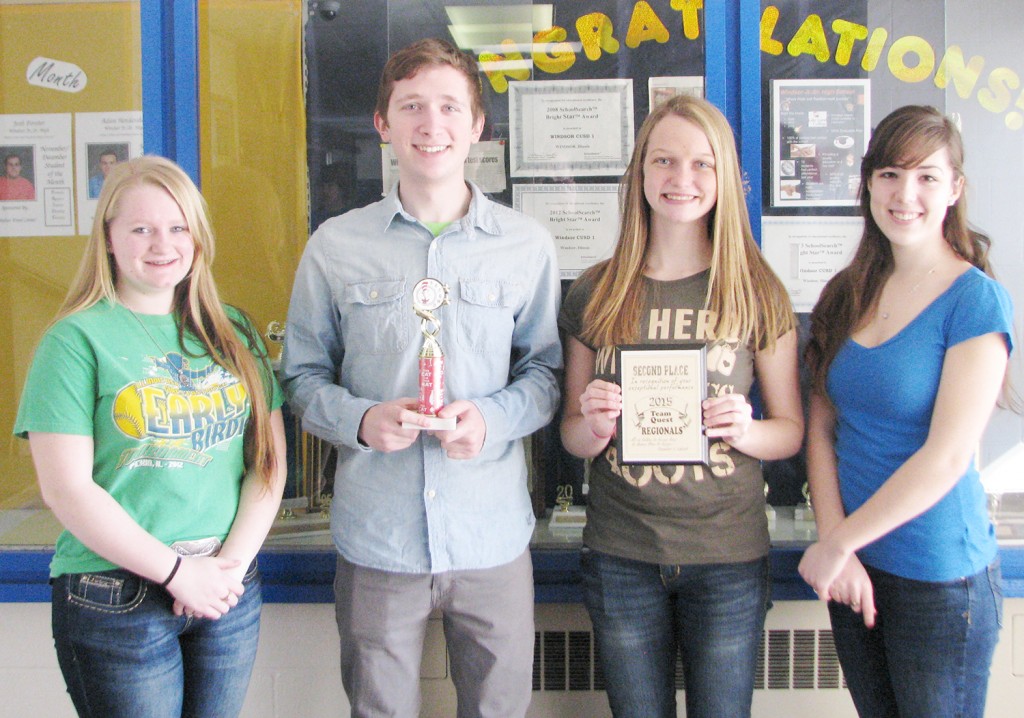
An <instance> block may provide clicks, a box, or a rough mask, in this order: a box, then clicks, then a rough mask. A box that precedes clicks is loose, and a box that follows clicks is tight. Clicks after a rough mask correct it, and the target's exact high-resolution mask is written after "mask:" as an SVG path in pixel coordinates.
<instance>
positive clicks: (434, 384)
mask: <svg viewBox="0 0 1024 718" xmlns="http://www.w3.org/2000/svg"><path fill="white" fill-rule="evenodd" d="M450 301H451V300H450V299H449V298H448V287H446V286H445V285H443V284H441V282H439V281H437V280H436V279H429V278H428V279H421V280H420V281H419V282H417V284H416V286H415V287H414V288H413V290H412V308H413V311H415V312H416V316H418V317H419V318H420V333H421V334H422V335H423V346H422V347H420V356H419V399H418V402H417V408H416V411H417V412H418V413H419V414H420V415H421V416H422V417H424V418H425V419H426V426H424V425H423V424H422V423H417V424H412V423H404V422H403V424H402V426H403V427H404V428H406V429H428V430H431V431H448V430H451V429H454V428H455V423H456V420H455V417H454V416H452V417H448V418H441V417H439V416H438V415H437V412H439V411H440V410H441V409H442V408H444V352H443V351H442V350H441V343H440V341H438V338H437V336H438V334H440V333H441V322H440V320H439V319H438V318H437V317H436V316H434V310H435V309H439V308H441V307H443V306H445V305H446V304H449V303H450Z"/></svg>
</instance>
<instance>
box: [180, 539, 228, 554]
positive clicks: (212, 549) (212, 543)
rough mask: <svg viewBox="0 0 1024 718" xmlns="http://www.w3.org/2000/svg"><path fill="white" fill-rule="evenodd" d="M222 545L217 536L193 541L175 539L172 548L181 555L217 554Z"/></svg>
mask: <svg viewBox="0 0 1024 718" xmlns="http://www.w3.org/2000/svg"><path fill="white" fill-rule="evenodd" d="M220 547H221V543H220V539H219V538H217V537H216V536H210V537H209V538H202V539H193V540H191V541H175V542H174V543H172V544H171V548H172V549H174V552H175V553H177V554H178V555H179V556H216V555H217V554H218V553H219V552H220Z"/></svg>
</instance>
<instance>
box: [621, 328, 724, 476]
mask: <svg viewBox="0 0 1024 718" xmlns="http://www.w3.org/2000/svg"><path fill="white" fill-rule="evenodd" d="M615 354H616V362H615V364H616V366H617V367H618V376H617V379H618V383H619V386H620V387H622V415H621V416H620V417H619V422H618V432H617V448H618V452H619V462H620V463H622V464H706V463H708V462H709V455H708V438H707V436H705V435H704V422H703V420H702V411H701V403H702V402H703V401H704V399H705V398H707V391H708V373H707V347H706V345H705V344H675V345H671V346H669V345H665V346H658V347H656V348H652V347H651V346H649V345H635V346H621V347H616V349H615Z"/></svg>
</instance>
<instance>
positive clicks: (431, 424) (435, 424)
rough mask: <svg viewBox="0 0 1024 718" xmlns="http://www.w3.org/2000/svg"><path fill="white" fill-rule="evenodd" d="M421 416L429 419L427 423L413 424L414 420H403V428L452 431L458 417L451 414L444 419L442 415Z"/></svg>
mask: <svg viewBox="0 0 1024 718" xmlns="http://www.w3.org/2000/svg"><path fill="white" fill-rule="evenodd" d="M420 416H421V417H422V418H424V419H426V420H427V425H426V426H422V425H421V424H413V423H412V422H408V421H403V422H402V428H403V429H419V430H421V431H451V430H452V429H454V428H455V422H456V418H455V417H454V416H449V417H447V418H444V419H442V418H441V417H440V416H424V415H423V414H420Z"/></svg>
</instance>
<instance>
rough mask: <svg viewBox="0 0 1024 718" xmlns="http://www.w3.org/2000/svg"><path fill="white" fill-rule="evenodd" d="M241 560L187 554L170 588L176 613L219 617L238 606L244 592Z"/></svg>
mask: <svg viewBox="0 0 1024 718" xmlns="http://www.w3.org/2000/svg"><path fill="white" fill-rule="evenodd" d="M241 564H242V562H241V561H239V560H238V559H233V558H221V557H219V556H186V557H184V558H182V561H181V566H180V567H179V569H178V571H177V573H175V575H174V578H173V579H172V580H171V582H170V583H169V584H167V590H168V591H169V592H170V594H171V596H173V597H174V607H173V610H174V615H176V616H181V615H185V616H189V617H192V616H195V617H197V618H209V619H213V620H216V619H218V618H220V617H221V616H223V615H224V614H225V613H227V612H228V611H230V610H231V609H232V608H234V607H235V606H237V605H238V600H239V598H241V596H242V594H243V593H245V587H244V586H243V585H242V575H241V574H242V572H244V571H245V570H246V567H243V566H242V565H241Z"/></svg>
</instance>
